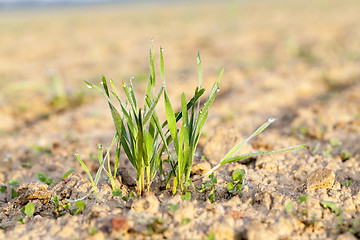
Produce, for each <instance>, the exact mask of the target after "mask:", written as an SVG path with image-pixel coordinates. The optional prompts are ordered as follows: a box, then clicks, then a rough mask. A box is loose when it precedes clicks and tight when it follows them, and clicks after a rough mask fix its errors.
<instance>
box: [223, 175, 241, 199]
mask: <svg viewBox="0 0 360 240" xmlns="http://www.w3.org/2000/svg"><path fill="white" fill-rule="evenodd" d="M244 179H245V170H244V169H236V170H234V171H233V173H232V182H228V183H227V184H226V189H227V191H228V192H229V193H230V194H234V193H235V192H236V191H238V192H239V193H240V197H241V196H242V189H243V184H244Z"/></svg>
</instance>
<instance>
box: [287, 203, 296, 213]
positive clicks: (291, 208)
mask: <svg viewBox="0 0 360 240" xmlns="http://www.w3.org/2000/svg"><path fill="white" fill-rule="evenodd" d="M293 204H294V202H292V201H290V202H288V203H287V204H286V205H285V211H286V212H287V213H291V212H293V211H294V209H293Z"/></svg>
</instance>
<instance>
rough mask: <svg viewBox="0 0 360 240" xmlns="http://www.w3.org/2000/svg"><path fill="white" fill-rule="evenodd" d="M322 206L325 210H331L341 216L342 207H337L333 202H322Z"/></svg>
mask: <svg viewBox="0 0 360 240" xmlns="http://www.w3.org/2000/svg"><path fill="white" fill-rule="evenodd" d="M320 204H321V206H323V207H324V208H329V209H330V210H331V211H333V212H334V213H336V215H339V213H340V211H341V210H342V207H337V206H336V205H335V203H334V202H333V201H322V202H321V203H320Z"/></svg>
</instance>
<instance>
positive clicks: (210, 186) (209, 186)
mask: <svg viewBox="0 0 360 240" xmlns="http://www.w3.org/2000/svg"><path fill="white" fill-rule="evenodd" d="M209 178H210V179H209V180H206V181H205V184H204V183H203V184H202V185H201V186H200V185H198V186H196V189H197V190H198V191H199V192H200V193H205V192H209V201H210V202H212V203H213V202H215V191H216V184H217V179H216V176H215V174H214V173H212V174H210V176H209Z"/></svg>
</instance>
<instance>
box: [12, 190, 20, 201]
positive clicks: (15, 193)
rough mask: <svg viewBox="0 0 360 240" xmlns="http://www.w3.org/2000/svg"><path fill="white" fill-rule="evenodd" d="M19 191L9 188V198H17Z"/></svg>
mask: <svg viewBox="0 0 360 240" xmlns="http://www.w3.org/2000/svg"><path fill="white" fill-rule="evenodd" d="M18 196H19V193H18V192H17V191H16V190H15V189H11V199H14V198H17V197H18Z"/></svg>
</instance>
